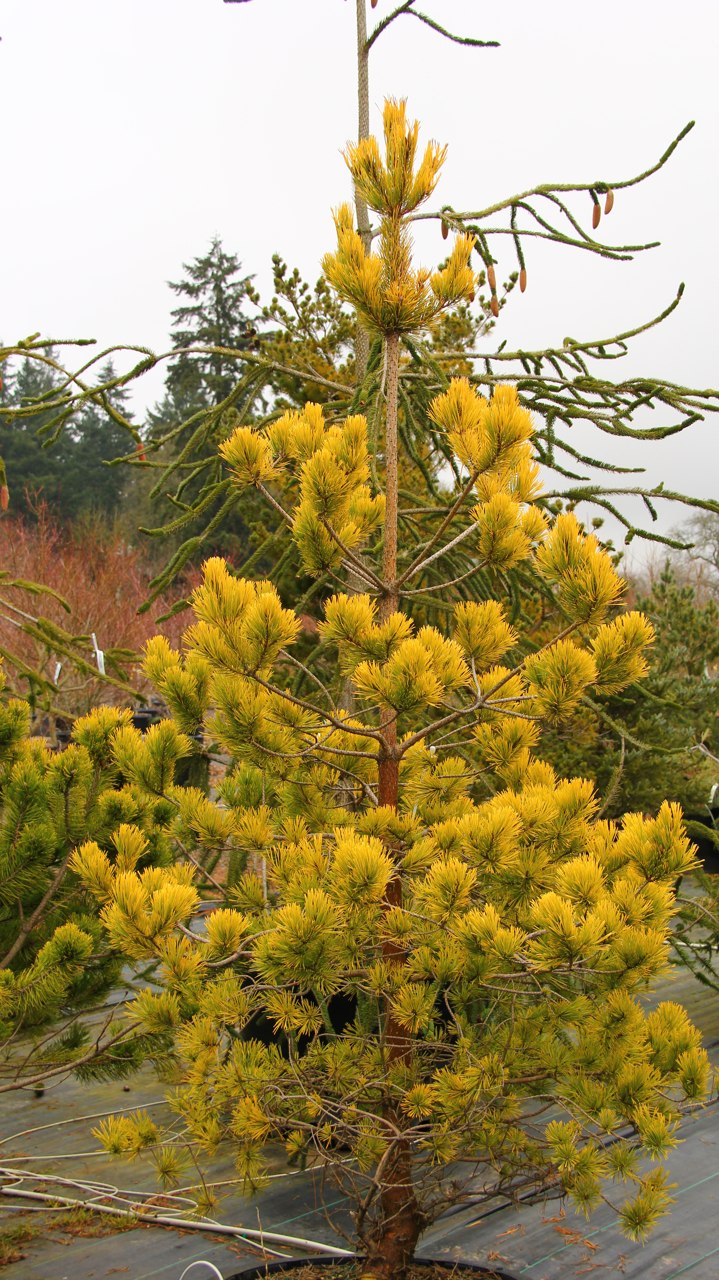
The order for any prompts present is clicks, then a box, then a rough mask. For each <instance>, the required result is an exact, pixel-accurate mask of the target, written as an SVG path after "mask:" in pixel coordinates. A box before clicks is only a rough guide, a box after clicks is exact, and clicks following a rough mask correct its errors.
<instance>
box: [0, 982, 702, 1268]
mask: <svg viewBox="0 0 719 1280" xmlns="http://www.w3.org/2000/svg"><path fill="white" fill-rule="evenodd" d="M656 999H664V1000H666V999H670V1000H676V1001H677V1002H679V1003H681V1004H684V1005H685V1006H686V1008H687V1009H688V1010H689V1013H690V1015H691V1017H692V1019H693V1020H694V1022H695V1023H696V1024H697V1025H698V1026H699V1027H700V1029H701V1031H702V1033H703V1035H704V1039H705V1043H706V1044H707V1046H708V1048H709V1049H710V1053H711V1055H712V1058H713V1060H714V1062H715V1063H719V994H717V993H716V992H714V991H712V990H711V989H710V988H708V987H705V986H702V985H701V984H700V983H698V982H697V980H696V979H695V978H693V977H692V975H691V974H689V973H688V972H686V971H685V970H683V969H673V970H672V971H671V973H670V974H669V976H668V978H667V979H665V981H664V982H663V983H662V984H661V989H659V990H658V991H657V995H656ZM164 1105H165V1104H164V1103H163V1102H162V1086H161V1085H160V1084H158V1082H157V1081H156V1080H155V1079H154V1078H153V1076H152V1075H151V1074H150V1073H149V1072H143V1073H141V1074H140V1075H138V1076H137V1077H135V1078H134V1079H133V1080H132V1082H131V1084H130V1089H129V1092H128V1091H126V1090H125V1089H123V1085H122V1084H121V1083H115V1082H113V1083H103V1084H101V1083H93V1084H85V1083H83V1084H80V1083H78V1082H77V1081H72V1080H67V1081H63V1082H62V1083H58V1084H56V1085H54V1086H50V1087H48V1088H47V1089H46V1091H45V1094H44V1096H43V1097H41V1098H37V1097H35V1096H34V1095H33V1093H32V1091H30V1090H28V1091H23V1092H19V1093H16V1094H10V1095H7V1094H6V1095H4V1097H3V1099H2V1101H1V1102H0V1166H3V1167H4V1169H5V1170H8V1169H9V1168H12V1169H14V1170H17V1171H18V1181H17V1183H16V1186H17V1187H20V1186H22V1187H23V1188H25V1189H27V1188H30V1187H32V1188H34V1189H36V1190H41V1189H44V1190H45V1191H48V1192H50V1193H51V1194H61V1195H64V1196H66V1197H67V1198H69V1199H75V1198H81V1197H82V1196H83V1194H85V1193H84V1192H83V1188H82V1186H77V1185H73V1184H77V1183H80V1184H83V1185H84V1186H87V1184H88V1183H92V1184H94V1185H95V1187H96V1194H97V1196H98V1197H99V1198H101V1197H102V1193H103V1192H104V1191H106V1190H107V1189H108V1184H112V1188H113V1189H115V1190H120V1189H122V1188H127V1189H130V1188H135V1189H141V1190H146V1191H148V1192H153V1191H155V1189H156V1187H155V1182H154V1179H153V1177H152V1175H151V1173H150V1170H149V1168H148V1166H147V1165H146V1164H143V1163H142V1162H141V1161H138V1162H135V1163H129V1162H125V1161H112V1162H109V1161H108V1160H107V1159H106V1158H105V1157H104V1156H101V1155H98V1154H97V1153H96V1148H97V1143H96V1140H95V1139H94V1138H92V1136H91V1134H90V1129H91V1128H92V1125H93V1124H94V1123H97V1119H98V1118H99V1116H100V1115H101V1114H102V1113H108V1112H117V1111H119V1110H120V1109H122V1108H128V1109H133V1110H134V1109H136V1108H141V1107H148V1108H150V1109H151V1114H153V1115H157V1116H158V1118H159V1117H160V1116H161V1115H162V1108H163V1106H164ZM90 1116H93V1117H95V1118H94V1119H89V1118H88V1117H90ZM82 1117H84V1118H82ZM682 1139H683V1141H682V1142H681V1144H680V1145H679V1147H678V1148H677V1149H676V1151H674V1152H673V1153H672V1156H671V1158H670V1160H669V1161H668V1165H669V1169H670V1174H671V1181H672V1182H675V1183H676V1184H677V1186H676V1189H675V1191H674V1193H673V1194H674V1196H675V1198H676V1203H675V1205H674V1206H673V1209H672V1211H671V1213H670V1214H669V1215H668V1217H666V1218H664V1219H663V1220H662V1222H661V1223H660V1224H659V1225H658V1227H657V1228H656V1229H655V1231H654V1232H653V1234H652V1235H651V1236H650V1238H649V1241H648V1242H647V1244H645V1245H643V1246H641V1245H633V1244H631V1243H630V1242H628V1241H627V1240H626V1239H625V1238H624V1237H623V1236H622V1235H621V1233H620V1231H619V1229H618V1227H617V1223H616V1217H615V1215H614V1214H613V1213H612V1212H611V1211H610V1210H609V1209H602V1210H600V1211H599V1212H598V1213H596V1214H595V1215H594V1216H593V1218H592V1219H591V1221H590V1222H589V1223H587V1222H586V1221H585V1220H584V1219H583V1218H581V1217H578V1216H577V1215H575V1214H574V1213H573V1212H572V1211H571V1209H567V1210H566V1213H565V1212H564V1210H563V1208H562V1205H561V1204H560V1202H558V1201H548V1202H545V1203H543V1204H541V1205H526V1206H523V1207H522V1208H521V1209H519V1210H514V1209H509V1208H504V1207H502V1208H498V1209H496V1210H495V1211H492V1210H491V1209H490V1210H489V1211H487V1212H485V1213H484V1214H483V1215H482V1216H479V1214H478V1212H477V1211H476V1210H474V1211H462V1212H460V1213H455V1214H452V1215H449V1216H447V1217H446V1218H445V1219H443V1220H442V1221H441V1222H439V1223H437V1224H435V1226H434V1227H433V1228H432V1229H431V1231H430V1232H429V1233H428V1234H427V1236H426V1237H425V1239H424V1242H423V1250H422V1252H424V1253H426V1254H427V1255H428V1256H433V1257H436V1258H444V1259H447V1260H454V1261H456V1262H460V1261H461V1262H465V1263H476V1264H482V1265H485V1266H487V1265H490V1264H491V1263H492V1262H494V1263H495V1264H496V1266H498V1267H499V1268H501V1269H502V1270H503V1271H505V1272H509V1273H511V1274H512V1275H514V1276H516V1277H517V1280H519V1277H523V1278H524V1280H581V1278H582V1277H586V1276H591V1277H595V1276H596V1277H598V1278H600V1280H601V1277H603V1276H607V1277H614V1276H622V1277H625V1278H626V1280H679V1277H682V1280H683V1278H684V1277H686V1280H717V1277H718V1276H719V1228H718V1227H717V1225H716V1219H717V1209H716V1206H717V1203H718V1193H719V1106H716V1105H712V1106H710V1107H708V1108H707V1109H706V1110H704V1111H702V1112H700V1113H697V1114H696V1115H694V1116H693V1117H691V1118H689V1119H687V1120H686V1121H685V1123H684V1124H683V1126H682ZM276 1169H277V1172H276V1175H275V1177H274V1178H273V1180H272V1181H271V1183H270V1186H269V1188H268V1189H267V1190H266V1191H264V1192H263V1193H262V1194H261V1195H260V1196H258V1197H257V1198H256V1199H255V1200H251V1201H248V1200H247V1199H245V1198H243V1197H242V1196H241V1195H239V1194H237V1193H235V1192H233V1193H232V1194H231V1195H228V1196H226V1197H225V1198H224V1199H223V1200H222V1202H221V1204H220V1205H219V1207H218V1208H217V1210H216V1211H215V1213H216V1218H217V1221H218V1222H221V1223H223V1224H228V1225H232V1226H236V1227H240V1226H243V1227H246V1228H250V1229H251V1230H253V1231H255V1232H258V1231H264V1232H279V1233H282V1234H286V1235H290V1236H294V1237H300V1238H306V1239H312V1240H317V1241H323V1242H325V1243H327V1244H331V1243H343V1242H341V1241H339V1238H338V1237H337V1236H333V1234H332V1230H331V1228H330V1227H329V1226H328V1225H327V1222H326V1221H325V1217H324V1213H323V1208H322V1203H321V1202H322V1198H323V1197H322V1195H321V1190H320V1188H319V1186H318V1185H317V1184H316V1182H315V1181H314V1180H313V1179H312V1178H311V1177H310V1176H309V1175H307V1174H302V1173H300V1174H297V1173H289V1174H288V1173H287V1172H286V1171H285V1170H286V1166H285V1165H284V1163H283V1162H282V1159H281V1157H278V1161H277V1166H276ZM21 1170H22V1171H23V1173H22V1175H21V1174H20V1171H21ZM206 1171H207V1173H208V1176H209V1177H211V1179H212V1180H213V1181H215V1182H222V1181H223V1180H225V1179H227V1180H229V1179H231V1178H232V1176H233V1169H232V1161H231V1158H230V1156H229V1155H227V1156H223V1155H221V1154H218V1155H217V1156H216V1157H215V1158H214V1159H213V1160H212V1161H211V1162H209V1164H208V1168H207V1170H206ZM39 1174H43V1175H45V1176H46V1177H48V1178H49V1177H51V1176H52V1177H55V1178H65V1179H67V1180H68V1183H67V1185H61V1184H59V1183H58V1182H47V1183H41V1182H39V1181H38V1180H37V1175H39ZM32 1175H34V1176H35V1179H36V1180H35V1181H33V1180H32ZM190 1176H191V1175H190V1174H188V1180H189V1178H190ZM21 1178H22V1181H21V1180H20V1179H21ZM3 1184H4V1187H5V1188H6V1189H7V1188H8V1187H9V1186H11V1181H10V1179H9V1177H8V1176H7V1173H6V1174H5V1176H4V1177H3ZM114 1203H118V1202H117V1201H115V1202H114ZM328 1207H330V1208H334V1211H335V1212H339V1211H340V1209H341V1206H340V1204H339V1203H338V1202H337V1201H335V1203H334V1205H333V1204H332V1200H331V1197H330V1198H329V1206H328ZM178 1209H179V1210H180V1211H181V1210H182V1205H181V1204H175V1205H174V1206H172V1211H173V1212H174V1213H176V1214H177V1213H178ZM66 1214H67V1207H66V1206H65V1207H63V1208H58V1209H56V1210H50V1211H47V1209H43V1208H42V1207H41V1206H40V1204H37V1203H34V1202H30V1201H26V1200H20V1199H18V1200H16V1201H14V1200H11V1199H10V1198H7V1197H5V1196H3V1197H2V1198H0V1233H2V1234H3V1235H4V1236H5V1238H6V1240H10V1235H11V1233H13V1232H14V1233H15V1242H14V1244H13V1249H14V1251H15V1254H16V1257H15V1260H14V1261H8V1262H7V1263H6V1265H5V1266H4V1267H3V1268H2V1270H1V1271H0V1275H1V1276H2V1278H3V1280H110V1278H111V1277H118V1278H119V1280H122V1277H124V1276H126V1277H128V1280H180V1277H181V1276H182V1273H183V1270H184V1269H185V1268H188V1267H190V1264H193V1263H194V1264H199V1262H200V1260H203V1259H204V1260H207V1261H209V1262H212V1263H213V1264H214V1266H215V1267H216V1268H217V1270H215V1271H213V1270H211V1269H209V1268H207V1267H201V1266H200V1265H195V1266H193V1267H192V1269H191V1270H190V1271H189V1272H188V1275H187V1280H208V1277H212V1276H215V1277H216V1276H217V1273H218V1271H219V1274H220V1275H221V1276H222V1277H223V1278H224V1280H228V1278H229V1277H231V1276H234V1275H239V1274H241V1273H242V1272H243V1271H244V1270H246V1269H248V1268H251V1267H253V1266H256V1265H257V1263H258V1261H259V1258H260V1256H261V1255H260V1253H259V1251H258V1244H257V1242H256V1241H255V1240H253V1241H252V1242H249V1241H242V1240H238V1239H232V1238H230V1237H221V1236H217V1235H210V1234H205V1233H204V1232H199V1231H193V1230H178V1229H175V1228H162V1227H157V1226H137V1227H133V1228H132V1229H130V1230H124V1231H122V1232H120V1233H117V1234H102V1235H98V1234H96V1232H97V1231H106V1230H109V1229H110V1221H109V1220H108V1219H102V1220H97V1219H94V1218H93V1219H92V1220H87V1219H85V1220H83V1221H82V1222H81V1223H79V1224H78V1223H73V1222H71V1221H69V1220H68V1219H67V1217H66ZM18 1228H20V1230H18ZM22 1229H25V1231H26V1233H27V1235H28V1238H26V1239H24V1240H23V1239H22ZM273 1248H275V1249H276V1251H277V1252H280V1251H281V1252H283V1253H285V1254H286V1255H289V1256H292V1255H294V1256H297V1252H298V1251H297V1249H295V1248H292V1247H288V1246H281V1245H279V1244H278V1245H273ZM8 1252H9V1256H12V1250H9V1251H8ZM274 1256H276V1254H275V1255H274Z"/></svg>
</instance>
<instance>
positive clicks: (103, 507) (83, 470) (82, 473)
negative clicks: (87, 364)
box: [0, 349, 131, 523]
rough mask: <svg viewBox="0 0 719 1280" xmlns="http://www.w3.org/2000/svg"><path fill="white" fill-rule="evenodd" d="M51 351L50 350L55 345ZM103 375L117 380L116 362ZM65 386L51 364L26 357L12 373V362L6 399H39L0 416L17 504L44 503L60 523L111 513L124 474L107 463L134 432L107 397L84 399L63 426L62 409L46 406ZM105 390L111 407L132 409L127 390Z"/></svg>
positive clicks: (28, 511)
mask: <svg viewBox="0 0 719 1280" xmlns="http://www.w3.org/2000/svg"><path fill="white" fill-rule="evenodd" d="M47 354H48V355H49V356H51V357H52V356H53V352H52V350H51V349H48V350H47ZM97 377H98V379H99V381H100V382H102V383H110V382H112V380H113V379H114V377H115V372H114V368H113V365H112V362H111V361H108V362H107V363H106V364H104V365H103V366H102V367H101V368H100V370H99V371H98V375H97ZM59 387H60V377H59V375H58V374H57V373H56V371H55V370H54V369H53V368H52V367H51V366H49V365H46V364H42V363H38V362H37V361H35V360H21V361H20V363H19V365H18V367H17V370H16V371H15V372H14V373H12V374H10V375H8V371H7V368H6V372H5V389H4V393H3V394H4V399H3V406H9V407H12V408H15V409H23V408H25V409H28V408H32V407H33V406H36V408H35V409H34V411H33V412H31V413H29V414H28V415H27V416H25V415H24V414H23V415H13V416H12V417H7V416H5V417H3V416H0V457H3V458H4V460H5V466H6V470H7V478H8V486H9V489H10V496H11V509H12V510H13V511H14V512H16V513H19V514H23V515H33V514H34V512H35V511H36V510H37V506H38V503H44V504H46V505H47V506H48V507H49V508H50V510H51V511H52V513H53V516H54V518H55V519H56V520H57V521H59V522H61V523H66V522H69V521H72V520H76V519H77V518H78V517H80V516H83V515H86V514H88V513H90V512H102V514H103V515H104V516H107V515H111V514H112V513H113V512H114V511H115V510H117V508H118V506H119V504H120V502H121V499H122V489H123V485H124V484H125V483H126V477H125V476H124V475H123V474H122V473H121V472H119V471H118V470H117V469H115V468H111V467H109V466H108V463H109V462H112V461H113V459H115V458H119V457H122V456H123V455H124V454H126V453H127V452H128V449H129V448H130V447H131V440H130V438H129V436H128V432H127V430H126V429H125V428H123V427H122V426H120V425H118V423H117V422H116V421H114V419H113V418H112V416H111V414H110V413H108V412H107V411H106V410H105V409H104V408H103V407H102V405H101V404H99V403H94V402H93V401H91V400H86V401H85V402H84V403H82V404H81V405H80V406H79V407H78V408H77V410H76V411H75V412H74V413H73V414H72V415H71V416H70V417H69V419H68V420H67V422H66V423H65V425H64V428H63V429H62V431H60V432H59V433H57V432H56V431H55V430H54V429H53V422H54V420H55V417H56V409H54V408H47V409H43V407H42V405H43V401H48V400H49V401H50V402H54V401H55V399H56V397H57V394H58V390H59ZM106 396H107V400H108V401H109V403H110V405H111V406H112V407H114V408H115V409H117V410H119V411H120V412H121V413H122V414H124V415H125V416H126V415H127V413H128V409H127V403H126V402H127V399H128V396H127V392H126V391H124V390H123V389H122V388H114V389H112V390H111V391H109V392H107V393H106Z"/></svg>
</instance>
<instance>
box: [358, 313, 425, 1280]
mask: <svg viewBox="0 0 719 1280" xmlns="http://www.w3.org/2000/svg"><path fill="white" fill-rule="evenodd" d="M385 354H386V361H387V365H386V379H387V414H386V427H385V450H384V453H385V458H384V461H385V497H386V508H385V529H384V552H383V559H382V579H383V585H384V594H383V596H382V599H381V600H380V609H379V614H380V618H381V619H382V620H384V619H386V618H388V617H389V616H390V614H392V613H394V611H395V610H396V609H397V607H398V604H399V596H398V592H397V585H396V584H397V518H398V483H399V480H398V430H397V428H398V402H399V394H398V382H399V336H398V335H397V334H394V333H393V334H388V335H387V339H386V347H385ZM381 727H382V734H383V737H384V746H383V747H382V750H381V751H380V753H379V758H378V797H377V798H378V800H379V803H380V805H386V806H387V807H388V808H390V809H396V808H397V804H398V800H399V760H398V756H397V717H396V715H395V713H394V712H393V711H388V712H387V713H386V714H385V715H384V717H383V719H382V726H381ZM388 851H389V853H390V854H391V855H392V856H393V857H394V858H395V859H396V857H397V850H396V849H395V848H393V847H392V846H391V845H390V846H388ZM401 905H402V876H401V873H400V872H399V871H398V872H397V874H396V875H395V876H394V877H393V879H392V880H391V881H390V883H389V885H388V886H387V894H386V898H385V906H386V909H387V910H390V909H391V908H392V907H396V906H401ZM382 955H383V959H384V960H385V961H386V962H387V963H388V964H392V965H401V964H402V963H403V962H404V952H403V950H402V948H401V947H399V946H397V944H396V943H394V942H385V943H383V946H382ZM382 1042H383V1050H384V1055H385V1062H386V1064H387V1066H388V1067H390V1066H391V1065H392V1063H394V1062H399V1061H401V1060H403V1059H407V1058H409V1057H410V1055H411V1053H412V1040H411V1037H410V1036H409V1035H408V1034H407V1032H406V1030H405V1029H404V1027H402V1026H400V1024H399V1023H398V1022H396V1021H395V1019H394V1017H393V1015H392V1011H391V1008H390V1006H389V1004H388V1003H387V1004H386V1005H385V1009H384V1029H383V1037H382ZM383 1117H384V1119H385V1120H386V1121H387V1123H388V1125H391V1126H392V1128H393V1129H395V1130H398V1131H399V1132H400V1134H401V1130H402V1127H403V1123H404V1118H403V1117H402V1116H400V1115H398V1114H397V1113H396V1112H395V1110H394V1108H393V1106H392V1104H391V1102H390V1101H389V1100H387V1101H386V1102H385V1104H384V1107H383ZM377 1200H378V1203H379V1213H378V1217H377V1219H376V1220H375V1222H374V1224H373V1226H372V1229H371V1231H370V1232H368V1234H367V1236H366V1237H365V1238H364V1245H365V1247H366V1249H367V1262H366V1264H365V1271H364V1274H365V1275H366V1277H367V1278H368V1280H369V1277H373V1280H402V1277H403V1276H404V1275H405V1273H406V1269H407V1266H408V1264H409V1263H410V1262H411V1260H412V1258H413V1256H414V1251H415V1249H416V1246H417V1241H418V1239H419V1236H420V1232H421V1230H422V1217H421V1212H420V1209H419V1205H418V1203H417V1199H416V1197H415V1194H414V1186H413V1181H412V1152H411V1150H410V1145H409V1142H408V1141H407V1140H406V1139H403V1138H402V1137H401V1136H400V1137H399V1138H398V1139H397V1140H396V1141H395V1144H394V1148H393V1150H392V1152H391V1154H390V1156H389V1158H388V1160H387V1163H386V1164H385V1167H384V1169H383V1170H382V1174H381V1185H380V1190H379V1192H378V1196H377Z"/></svg>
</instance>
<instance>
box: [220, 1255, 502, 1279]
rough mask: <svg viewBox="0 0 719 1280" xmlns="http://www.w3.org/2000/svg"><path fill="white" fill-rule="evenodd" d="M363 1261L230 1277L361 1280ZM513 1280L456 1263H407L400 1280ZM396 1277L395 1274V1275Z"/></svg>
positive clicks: (276, 1267)
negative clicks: (407, 1266)
mask: <svg viewBox="0 0 719 1280" xmlns="http://www.w3.org/2000/svg"><path fill="white" fill-rule="evenodd" d="M367 1265H368V1264H367V1263H366V1262H335V1263H334V1264H333V1263H328V1261H327V1260H326V1259H325V1260H324V1261H322V1262H306V1263H304V1265H302V1264H300V1265H299V1266H298V1265H297V1264H296V1263H295V1264H294V1265H289V1266H288V1264H287V1263H285V1265H284V1267H283V1265H282V1263H274V1264H273V1263H270V1264H269V1266H268V1267H267V1268H265V1267H264V1266H262V1267H258V1268H257V1270H256V1271H254V1270H253V1271H250V1272H247V1271H243V1272H242V1274H241V1275H238V1276H234V1277H232V1280H253V1278H254V1280H260V1278H261V1277H264V1276H270V1275H276V1276H277V1277H278V1280H282V1274H283V1271H286V1273H287V1277H288V1280H362V1278H363V1277H364V1276H367V1275H369V1274H370V1273H369V1272H368V1271H367ZM448 1277H451V1280H515V1277H513V1276H510V1275H509V1274H508V1272H506V1271H495V1270H494V1269H493V1268H492V1267H480V1266H469V1265H468V1266H462V1265H461V1263H456V1262H445V1263H442V1262H411V1263H410V1264H409V1268H408V1270H407V1271H406V1273H405V1275H404V1277H403V1278H402V1280H448ZM398 1280H399V1277H398Z"/></svg>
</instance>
